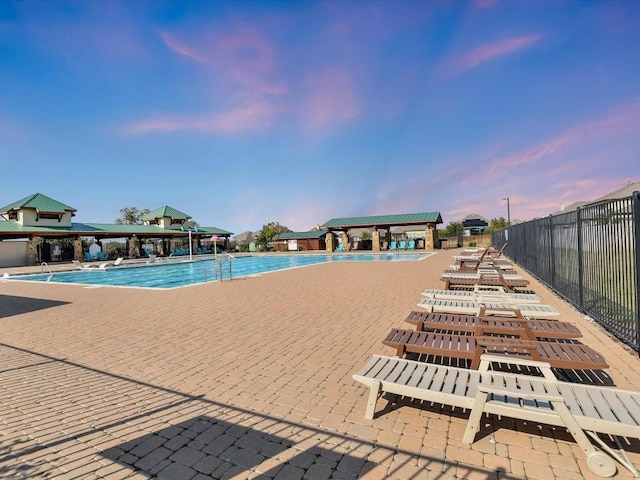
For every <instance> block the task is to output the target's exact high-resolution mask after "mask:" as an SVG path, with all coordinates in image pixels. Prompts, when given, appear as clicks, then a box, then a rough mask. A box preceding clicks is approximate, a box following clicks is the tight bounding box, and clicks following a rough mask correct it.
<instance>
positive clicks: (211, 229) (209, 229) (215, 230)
mask: <svg viewBox="0 0 640 480" xmlns="http://www.w3.org/2000/svg"><path fill="white" fill-rule="evenodd" d="M202 232H204V233H209V234H211V235H233V232H228V231H227V230H223V229H221V228H217V227H198V233H202Z"/></svg>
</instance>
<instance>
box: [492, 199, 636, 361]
mask: <svg viewBox="0 0 640 480" xmlns="http://www.w3.org/2000/svg"><path fill="white" fill-rule="evenodd" d="M505 242H507V248H506V251H505V254H506V255H507V256H508V257H509V258H511V259H512V260H513V261H514V262H516V263H517V264H518V265H520V266H522V267H523V268H524V269H526V270H527V271H528V272H530V273H531V274H532V275H534V276H535V277H537V278H538V279H539V280H541V281H542V282H543V283H545V284H547V285H548V286H549V287H550V288H551V289H553V290H554V291H555V292H556V293H558V294H559V295H560V296H562V297H563V298H564V299H565V300H567V301H568V302H569V303H571V304H573V305H574V306H575V307H577V308H578V309H579V310H580V311H582V312H583V313H585V314H587V315H588V316H590V317H591V318H593V319H594V320H595V321H596V322H598V323H599V324H600V325H602V326H603V327H604V328H606V329H607V330H608V331H609V332H611V333H612V334H614V335H615V336H616V337H618V338H619V339H620V340H621V341H623V342H624V343H626V344H627V345H629V346H631V347H632V348H633V349H634V350H636V351H637V352H640V278H639V272H640V252H639V251H638V246H639V245H640V192H634V193H633V195H632V196H631V197H627V198H623V199H617V200H610V201H607V202H602V203H599V204H596V205H590V206H587V207H584V208H578V209H576V210H575V211H571V212H566V213H560V214H557V215H552V216H549V217H545V218H539V219H535V220H531V221H529V222H525V223H520V224H517V225H511V226H510V227H509V228H507V229H503V230H500V231H497V232H494V233H493V237H492V243H493V245H494V246H496V247H501V246H502V245H504V243H505Z"/></svg>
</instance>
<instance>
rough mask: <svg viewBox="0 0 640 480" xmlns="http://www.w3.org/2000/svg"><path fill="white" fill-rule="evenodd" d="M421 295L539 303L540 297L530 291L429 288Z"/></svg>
mask: <svg viewBox="0 0 640 480" xmlns="http://www.w3.org/2000/svg"><path fill="white" fill-rule="evenodd" d="M503 290H504V289H503ZM422 295H423V296H424V297H427V298H432V299H436V300H467V301H471V302H480V303H485V302H489V303H540V297H539V296H537V295H534V294H531V293H507V292H504V291H502V292H500V291H484V290H477V289H474V290H473V291H466V290H442V289H438V288H429V289H427V290H425V291H423V292H422Z"/></svg>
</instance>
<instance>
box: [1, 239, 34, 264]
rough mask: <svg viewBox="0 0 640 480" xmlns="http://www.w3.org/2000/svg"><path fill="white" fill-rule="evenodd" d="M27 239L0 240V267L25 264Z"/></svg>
mask: <svg viewBox="0 0 640 480" xmlns="http://www.w3.org/2000/svg"><path fill="white" fill-rule="evenodd" d="M28 244H29V242H28V241H27V240H5V241H2V242H0V267H22V266H24V265H27V260H28V259H27V246H28Z"/></svg>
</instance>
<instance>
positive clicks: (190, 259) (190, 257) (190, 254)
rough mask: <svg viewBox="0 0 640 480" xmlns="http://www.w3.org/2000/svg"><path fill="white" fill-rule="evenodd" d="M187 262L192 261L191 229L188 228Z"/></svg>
mask: <svg viewBox="0 0 640 480" xmlns="http://www.w3.org/2000/svg"><path fill="white" fill-rule="evenodd" d="M189 261H190V262H192V261H193V253H192V252H191V227H189Z"/></svg>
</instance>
